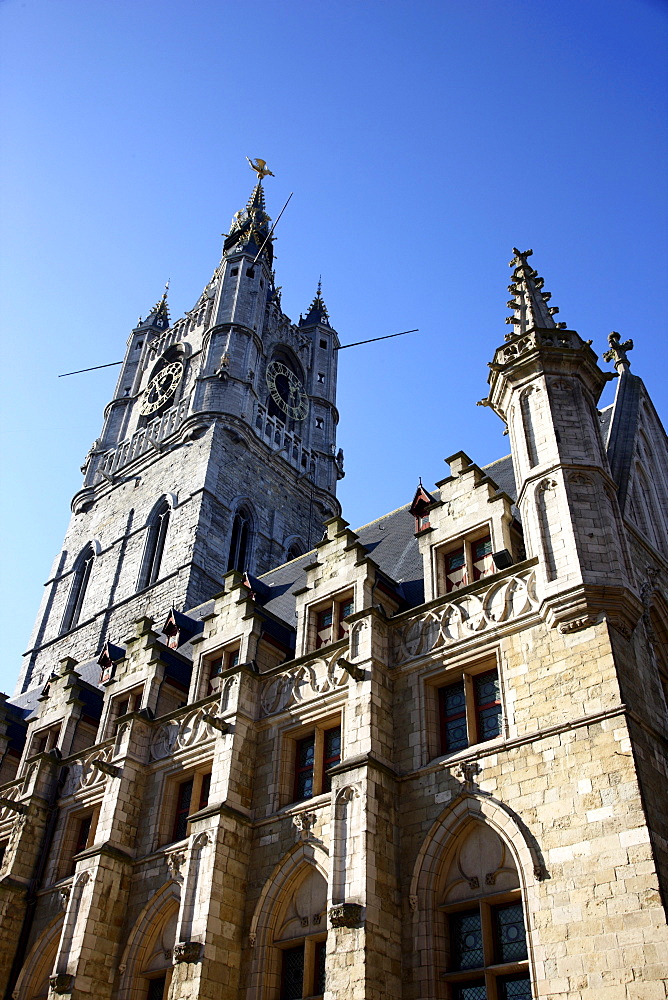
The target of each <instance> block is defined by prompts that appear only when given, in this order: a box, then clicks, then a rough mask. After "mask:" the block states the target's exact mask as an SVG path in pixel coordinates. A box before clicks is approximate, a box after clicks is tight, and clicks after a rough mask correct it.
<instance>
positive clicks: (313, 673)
mask: <svg viewBox="0 0 668 1000" xmlns="http://www.w3.org/2000/svg"><path fill="white" fill-rule="evenodd" d="M339 658H340V653H339V652H337V653H333V654H332V656H331V657H330V658H329V659H328V660H325V659H323V658H321V657H317V658H316V659H314V660H311V661H310V662H309V663H303V664H300V666H298V667H295V668H294V669H292V670H287V671H286V672H285V673H282V674H280V675H279V676H278V677H272V678H271V680H269V681H268V682H267V683H266V684H265V687H264V689H263V691H262V710H263V713H264V714H265V715H271V714H272V713H273V712H281V711H283V709H285V708H288V706H290V705H294V704H300V703H301V702H304V701H309V700H310V699H311V698H317V697H318V696H319V695H322V694H326V693H328V692H329V691H335V690H337V688H341V687H345V685H346V684H347V683H348V682H349V680H350V674H349V673H348V671H347V670H346V669H345V668H344V667H343V666H342V665H341V664H340V663H339V662H338V661H339Z"/></svg>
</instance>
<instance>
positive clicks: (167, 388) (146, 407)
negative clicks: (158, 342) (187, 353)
mask: <svg viewBox="0 0 668 1000" xmlns="http://www.w3.org/2000/svg"><path fill="white" fill-rule="evenodd" d="M182 375H183V364H182V363H181V362H180V361H172V363H171V364H170V365H167V366H166V367H165V368H163V369H161V371H159V372H158V374H157V375H154V376H153V378H152V379H151V381H150V382H149V384H148V385H147V386H146V395H145V396H144V402H143V403H142V405H141V410H140V413H141V414H142V415H143V416H147V415H148V414H149V413H155V411H156V410H159V409H160V407H161V406H162V405H163V404H164V403H166V402H167V400H168V399H171V397H172V396H173V395H174V393H175V392H176V387H177V386H178V384H179V382H180V381H181V376H182Z"/></svg>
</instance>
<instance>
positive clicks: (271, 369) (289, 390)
mask: <svg viewBox="0 0 668 1000" xmlns="http://www.w3.org/2000/svg"><path fill="white" fill-rule="evenodd" d="M267 385H268V386H269V392H270V393H271V398H272V399H273V400H274V402H275V403H276V405H277V406H278V407H279V408H280V409H281V410H283V412H284V413H287V415H288V416H289V417H292V419H293V420H303V419H304V417H305V416H306V414H307V413H308V397H307V395H306V393H305V392H304V389H303V388H302V384H301V382H300V381H299V379H298V378H297V376H296V375H295V373H294V372H293V371H292V370H291V369H290V368H288V366H287V365H285V364H283V362H282V361H272V363H271V364H270V365H269V366H268V367H267Z"/></svg>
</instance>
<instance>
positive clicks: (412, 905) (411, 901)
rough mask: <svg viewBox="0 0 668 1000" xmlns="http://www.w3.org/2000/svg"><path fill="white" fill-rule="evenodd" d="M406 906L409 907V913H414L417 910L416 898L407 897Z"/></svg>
mask: <svg viewBox="0 0 668 1000" xmlns="http://www.w3.org/2000/svg"><path fill="white" fill-rule="evenodd" d="M408 905H409V907H410V911H411V913H416V912H417V908H418V898H417V896H409V897H408Z"/></svg>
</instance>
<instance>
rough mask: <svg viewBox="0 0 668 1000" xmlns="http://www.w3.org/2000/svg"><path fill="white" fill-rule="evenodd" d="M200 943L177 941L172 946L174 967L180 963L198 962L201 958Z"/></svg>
mask: <svg viewBox="0 0 668 1000" xmlns="http://www.w3.org/2000/svg"><path fill="white" fill-rule="evenodd" d="M202 950H203V947H202V943H201V941H179V943H178V944H175V945H174V953H173V961H174V964H175V965H178V964H179V963H181V962H199V960H200V959H201V957H202Z"/></svg>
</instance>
